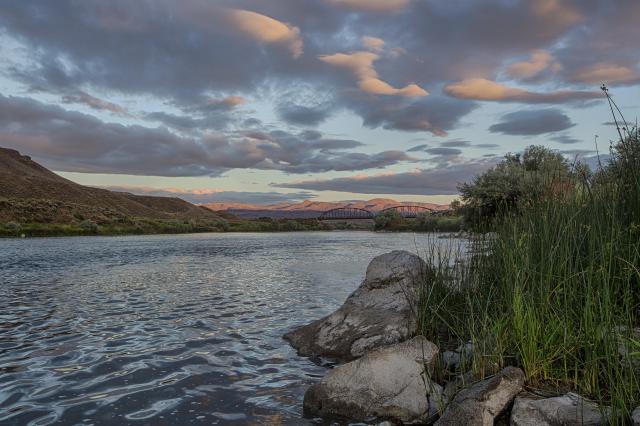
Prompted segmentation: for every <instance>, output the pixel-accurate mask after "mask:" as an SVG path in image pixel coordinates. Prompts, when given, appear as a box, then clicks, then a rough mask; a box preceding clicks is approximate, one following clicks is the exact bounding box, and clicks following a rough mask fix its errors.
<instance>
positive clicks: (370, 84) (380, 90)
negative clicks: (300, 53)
mask: <svg viewBox="0 0 640 426" xmlns="http://www.w3.org/2000/svg"><path fill="white" fill-rule="evenodd" d="M379 58H380V56H379V55H377V54H375V53H373V52H364V51H358V52H353V53H335V54H333V55H321V56H320V57H319V59H320V60H321V61H322V62H326V63H327V64H331V65H334V66H336V67H341V68H346V69H348V70H349V71H351V72H352V73H353V74H354V76H355V77H356V78H357V80H358V87H359V88H360V90H362V91H363V92H365V93H369V94H372V95H399V96H404V97H407V98H415V97H421V96H427V95H428V94H429V93H428V92H427V91H426V90H424V89H423V88H421V87H420V86H418V85H417V84H414V83H412V84H409V85H407V86H405V87H403V88H401V89H396V88H395V87H393V86H391V85H390V84H389V83H387V82H386V81H382V80H380V79H379V78H378V72H377V71H376V70H375V68H374V67H373V62H374V61H376V60H378V59H379Z"/></svg>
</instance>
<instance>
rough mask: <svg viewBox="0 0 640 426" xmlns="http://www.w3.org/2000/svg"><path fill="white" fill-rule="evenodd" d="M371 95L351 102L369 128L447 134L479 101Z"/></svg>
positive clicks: (355, 97) (436, 97) (355, 96)
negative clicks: (372, 99) (375, 98)
mask: <svg viewBox="0 0 640 426" xmlns="http://www.w3.org/2000/svg"><path fill="white" fill-rule="evenodd" d="M370 100H371V99H370V97H369V96H361V95H354V96H353V97H352V98H351V99H350V100H349V102H350V105H351V107H352V108H354V109H355V110H356V111H358V113H359V114H360V115H361V116H362V118H363V120H364V121H363V124H364V125H365V126H366V127H370V128H377V127H382V128H384V129H390V130H403V131H411V132H419V131H420V132H431V133H433V134H434V135H438V136H444V135H446V134H447V131H448V130H451V129H453V128H455V127H456V126H457V125H458V124H459V121H460V119H461V118H462V117H463V116H465V115H466V114H468V113H469V112H471V111H472V110H474V109H475V108H476V107H477V104H475V103H474V102H468V101H459V100H457V99H450V98H446V97H441V96H428V97H426V98H424V99H420V100H418V101H414V102H413V103H410V104H406V101H403V100H399V99H395V98H386V99H378V100H376V101H375V102H370Z"/></svg>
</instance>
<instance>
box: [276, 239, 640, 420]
mask: <svg viewBox="0 0 640 426" xmlns="http://www.w3.org/2000/svg"><path fill="white" fill-rule="evenodd" d="M429 276H430V270H429V268H428V266H427V265H426V263H425V262H424V261H423V260H422V259H420V258H419V257H418V256H415V255H413V254H411V253H409V252H406V251H393V252H391V253H386V254H383V255H381V256H378V257H376V258H374V259H373V260H372V261H371V263H370V264H369V266H368V268H367V272H366V276H365V279H364V281H363V282H362V284H361V285H360V287H359V288H358V289H357V290H356V291H355V292H354V293H353V294H351V296H349V298H348V299H347V301H346V302H345V303H344V305H342V306H341V307H340V308H339V309H338V310H337V311H335V312H334V313H332V314H330V315H328V316H326V317H324V318H321V319H319V320H317V321H314V322H312V323H311V324H308V325H306V326H303V327H300V328H298V329H295V330H293V331H291V332H289V333H287V334H286V335H285V336H284V337H285V339H287V340H288V341H289V342H290V343H291V344H292V345H293V346H294V347H295V348H296V349H297V350H298V352H299V353H300V354H301V355H305V356H313V357H325V358H330V359H334V360H337V361H340V362H343V364H341V365H339V366H337V367H335V368H333V369H331V370H329V372H328V373H327V374H326V375H325V376H324V377H323V378H322V380H320V382H319V383H316V384H314V385H312V386H311V387H310V388H309V389H308V390H307V392H306V393H305V395H304V409H305V413H306V414H308V415H319V416H327V417H334V416H338V417H345V418H349V419H354V420H364V421H368V420H371V419H378V421H380V422H381V423H379V425H393V424H399V423H400V424H435V425H437V426H450V425H451V426H454V425H465V426H490V425H493V424H494V423H495V424H498V423H499V424H510V425H513V426H533V425H536V426H538V425H541V426H561V425H566V426H573V425H576V426H577V425H590V426H596V425H605V424H609V423H610V420H611V412H610V410H608V409H606V408H604V409H603V408H602V407H598V406H597V405H596V404H595V403H593V402H590V401H587V400H586V399H584V398H582V397H580V396H579V395H576V394H572V393H569V394H567V395H562V396H556V397H552V398H541V397H539V396H535V395H532V394H528V393H526V392H524V391H523V386H524V381H525V375H524V373H523V371H522V370H520V369H519V368H515V367H506V368H504V369H503V370H502V371H500V372H498V373H497V374H495V375H493V376H490V377H488V378H485V379H483V380H481V381H478V382H475V383H474V382H473V381H472V377H471V375H470V374H469V373H466V374H463V375H460V376H457V378H456V379H454V380H452V381H450V382H448V383H445V384H444V387H443V386H441V385H440V384H438V383H436V382H435V381H434V380H433V376H432V372H433V366H434V363H435V361H436V358H440V362H441V365H442V366H443V367H444V368H445V370H446V371H448V372H449V373H450V374H454V375H455V374H462V373H463V372H464V370H465V368H464V367H465V366H468V365H469V364H470V363H471V362H472V351H473V346H472V344H471V343H467V344H465V345H462V346H460V347H459V348H458V349H457V350H456V351H445V352H444V353H442V354H439V352H438V348H437V347H436V345H434V344H433V343H431V342H429V341H428V340H427V339H425V338H424V337H422V336H416V332H417V325H416V324H417V322H416V317H415V314H414V306H415V305H416V301H417V300H418V297H419V294H420V291H423V290H424V288H425V287H424V286H428V284H429V282H428V280H429ZM632 417H633V418H632V420H633V424H634V425H638V426H640V407H639V408H638V409H636V410H635V411H634V412H633V416H632ZM497 419H499V422H497Z"/></svg>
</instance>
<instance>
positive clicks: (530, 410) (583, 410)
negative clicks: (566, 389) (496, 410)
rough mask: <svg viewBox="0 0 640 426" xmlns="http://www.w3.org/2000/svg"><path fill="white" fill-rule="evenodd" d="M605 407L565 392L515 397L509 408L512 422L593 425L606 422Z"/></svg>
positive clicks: (530, 425) (516, 425)
mask: <svg viewBox="0 0 640 426" xmlns="http://www.w3.org/2000/svg"><path fill="white" fill-rule="evenodd" d="M608 417H609V409H608V408H603V409H602V410H600V409H599V408H598V405H597V404H595V403H593V402H590V401H587V400H586V399H584V398H582V397H581V396H580V395H577V394H574V393H568V394H566V395H562V396H557V397H553V398H544V399H542V398H537V397H534V396H523V397H518V398H516V400H515V402H514V404H513V409H512V410H511V424H512V425H513V426H583V425H584V426H597V425H605V424H608V421H607V419H608Z"/></svg>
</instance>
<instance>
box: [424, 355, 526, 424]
mask: <svg viewBox="0 0 640 426" xmlns="http://www.w3.org/2000/svg"><path fill="white" fill-rule="evenodd" d="M523 384H524V373H523V372H522V370H520V369H519V368H515V367H507V368H505V369H504V370H502V371H500V372H499V373H498V374H496V375H495V376H492V377H490V378H488V379H485V380H482V381H480V382H478V383H476V384H474V385H472V386H471V387H469V388H466V389H463V390H462V391H460V392H459V393H458V394H457V395H456V397H455V398H454V399H453V401H452V402H451V403H450V404H449V406H448V407H447V409H446V410H445V412H444V414H443V415H442V417H440V419H438V421H437V422H436V423H435V425H436V426H449V425H451V426H459V425H465V426H493V423H494V420H495V418H496V417H497V416H498V415H500V414H501V413H502V412H503V411H504V410H505V409H506V408H507V407H508V406H509V404H511V401H512V400H513V398H514V397H515V396H516V395H517V394H518V393H520V391H522V386H523Z"/></svg>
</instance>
